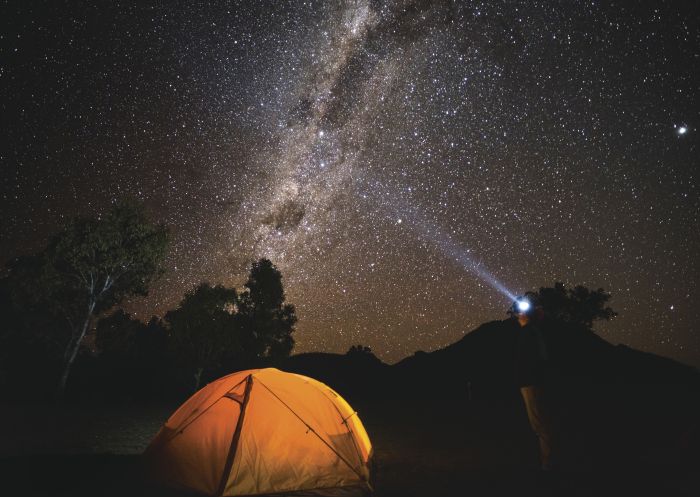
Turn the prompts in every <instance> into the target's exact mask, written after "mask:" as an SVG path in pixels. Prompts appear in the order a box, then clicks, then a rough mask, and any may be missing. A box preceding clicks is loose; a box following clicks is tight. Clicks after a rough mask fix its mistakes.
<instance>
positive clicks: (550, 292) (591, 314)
mask: <svg viewBox="0 0 700 497" xmlns="http://www.w3.org/2000/svg"><path fill="white" fill-rule="evenodd" d="M525 296H526V297H528V298H529V299H531V300H532V301H533V302H535V303H536V304H537V305H540V306H542V309H543V310H544V313H545V316H547V317H548V318H550V319H553V320H556V321H559V322H562V323H566V324H569V325H576V326H581V327H583V328H586V329H587V330H590V331H592V329H593V323H594V322H595V321H597V320H605V321H609V320H610V319H612V318H614V317H615V316H617V312H615V311H614V310H613V309H612V308H611V307H609V306H607V303H608V301H609V300H610V298H611V296H610V294H609V293H607V292H606V291H605V290H604V289H602V288H598V289H597V290H590V289H589V288H586V287H585V286H582V285H578V286H575V287H574V288H566V286H565V285H564V284H563V283H560V282H556V283H554V286H553V287H541V288H540V289H539V290H538V291H537V292H527V293H526V294H525Z"/></svg>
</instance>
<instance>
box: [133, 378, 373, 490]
mask: <svg viewBox="0 0 700 497" xmlns="http://www.w3.org/2000/svg"><path fill="white" fill-rule="evenodd" d="M370 456H371V444H370V441H369V437H368V436H367V432H366V431H365V429H364V427H363V426H362V422H361V421H360V420H359V418H358V416H357V413H356V412H355V411H353V410H352V408H351V407H350V405H349V404H348V403H347V402H346V401H345V400H344V399H343V398H342V397H341V396H340V395H338V394H337V393H336V392H334V391H333V390H332V389H331V388H329V387H328V386H326V385H324V384H323V383H321V382H319V381H316V380H314V379H311V378H307V377H305V376H301V375H297V374H292V373H286V372H284V371H280V370H278V369H274V368H267V369H258V370H248V371H241V372H238V373H233V374H231V375H228V376H224V377H223V378H219V379H218V380H216V381H213V382H212V383H209V384H208V385H207V386H205V387H204V388H202V389H201V390H199V391H198V392H197V393H195V394H194V395H193V396H192V397H190V398H189V399H188V400H187V401H186V402H185V403H184V404H183V405H182V406H180V408H179V409H178V410H177V411H175V413H174V414H173V415H172V416H171V417H170V418H169V419H168V420H167V421H166V423H165V425H164V426H163V427H162V428H161V430H160V431H159V432H158V434H157V435H156V436H155V438H154V439H153V441H152V442H151V444H150V445H149V447H148V449H146V453H145V459H146V463H147V465H148V467H149V469H150V471H151V472H152V474H153V476H154V477H155V478H156V479H158V480H159V481H161V482H163V483H165V484H168V485H170V486H176V487H179V488H182V489H187V490H191V491H195V492H198V493H202V494H206V495H213V496H219V495H222V496H233V495H265V494H276V495H286V494H289V495H302V494H303V495H363V494H365V493H366V492H368V491H369V490H370V486H369V483H368V480H369V459H370Z"/></svg>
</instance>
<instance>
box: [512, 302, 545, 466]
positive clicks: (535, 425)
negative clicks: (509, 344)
mask: <svg viewBox="0 0 700 497" xmlns="http://www.w3.org/2000/svg"><path fill="white" fill-rule="evenodd" d="M510 313H511V315H512V316H513V317H514V318H515V320H516V322H517V325H518V330H517V333H516V353H515V380H516V384H517V386H518V387H519V388H520V395H521V396H522V398H523V402H524V404H525V410H526V412H527V418H528V420H529V422H530V427H531V428H532V431H533V432H534V433H535V435H536V436H537V439H538V442H539V450H540V462H541V468H542V470H544V471H549V470H551V469H553V466H554V462H555V459H554V455H555V454H554V451H553V448H554V445H555V442H556V440H555V437H554V429H553V423H552V406H551V391H550V389H549V388H548V387H547V380H548V378H547V372H548V369H549V368H548V362H549V350H548V347H547V342H546V339H545V334H544V333H543V330H542V324H543V321H544V317H545V316H544V310H543V309H542V307H541V306H540V305H539V304H538V303H537V302H536V300H535V298H534V297H527V298H525V297H523V298H519V299H518V300H516V301H515V302H514V303H513V307H512V308H511V311H510Z"/></svg>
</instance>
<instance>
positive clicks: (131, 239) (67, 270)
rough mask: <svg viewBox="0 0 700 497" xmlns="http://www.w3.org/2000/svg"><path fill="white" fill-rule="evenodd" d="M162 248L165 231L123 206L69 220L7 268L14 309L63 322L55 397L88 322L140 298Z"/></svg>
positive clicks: (156, 267)
mask: <svg viewBox="0 0 700 497" xmlns="http://www.w3.org/2000/svg"><path fill="white" fill-rule="evenodd" d="M166 246H167V231H166V229H165V228H164V227H163V226H162V225H153V224H151V223H150V222H149V221H148V220H147V219H146V217H145V215H144V212H143V209H142V207H141V206H140V205H138V204H135V203H129V202H124V203H120V204H117V205H115V206H114V207H112V208H111V209H110V210H109V211H107V212H106V213H105V214H104V215H102V216H98V217H93V218H87V217H78V218H75V219H73V220H72V221H71V222H70V223H69V224H68V225H67V226H66V227H65V228H64V229H63V230H61V231H60V232H59V233H57V234H56V235H54V236H53V237H52V238H51V240H50V241H49V244H48V246H47V247H46V248H45V249H44V250H43V251H42V252H40V253H39V254H36V255H32V256H28V257H21V258H17V259H15V260H14V261H11V262H10V264H8V273H9V274H8V278H9V279H10V280H11V283H10V287H11V288H12V289H13V291H12V293H13V299H14V301H15V303H16V304H17V307H18V308H21V309H24V310H25V312H31V310H32V309H35V308H40V309H41V310H42V312H44V313H45V314H48V315H50V316H56V317H58V316H60V317H61V319H62V320H63V321H65V323H67V330H68V333H67V336H65V337H60V340H59V341H60V342H62V345H63V347H62V348H63V357H62V367H61V369H62V373H61V376H60V381H59V384H58V388H57V394H58V396H62V395H63V392H64V390H65V386H66V381H67V379H68V375H69V372H70V368H71V366H72V364H73V362H74V360H75V357H76V355H77V353H78V350H79V349H80V346H81V344H82V342H83V339H84V337H85V334H86V333H87V331H88V329H89V327H90V324H91V322H92V320H93V319H94V318H95V317H96V316H98V315H99V314H100V313H102V312H104V311H106V310H108V309H110V308H112V307H114V306H115V305H117V304H119V303H121V302H122V301H123V300H124V298H126V297H129V296H135V295H146V294H147V291H148V285H149V284H150V283H151V282H152V281H153V279H154V278H156V277H157V276H158V275H160V274H161V273H162V272H163V269H162V262H163V259H164V257H165V250H166Z"/></svg>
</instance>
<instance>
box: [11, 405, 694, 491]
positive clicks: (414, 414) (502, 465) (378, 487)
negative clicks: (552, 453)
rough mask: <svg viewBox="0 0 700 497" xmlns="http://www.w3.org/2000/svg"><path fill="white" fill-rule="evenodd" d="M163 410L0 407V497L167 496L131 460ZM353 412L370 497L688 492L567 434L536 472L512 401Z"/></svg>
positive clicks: (533, 450) (656, 469)
mask: <svg viewBox="0 0 700 497" xmlns="http://www.w3.org/2000/svg"><path fill="white" fill-rule="evenodd" d="M174 407H176V406H150V407H145V406H120V407H104V406H100V407H95V406H93V407H87V406H85V405H83V406H65V407H61V408H56V407H46V406H27V405H22V406H6V407H5V408H4V409H3V414H2V417H1V418H0V420H1V421H2V423H1V425H0V478H2V482H3V483H2V485H3V489H4V491H3V492H2V494H3V495H8V496H11V495H12V496H14V495H18V496H19V495H31V496H47V497H49V496H51V497H53V496H63V495H65V496H76V497H80V496H101V495H106V496H125V495H128V496H146V495H149V496H154V495H158V496H166V495H171V494H172V492H169V491H168V490H165V489H161V488H156V487H153V486H152V485H151V484H150V483H149V482H148V481H147V480H146V479H145V478H144V477H143V475H142V473H141V465H140V454H141V452H142V451H143V450H144V449H145V447H146V446H147V445H148V443H149V441H150V440H151V438H152V437H153V435H154V434H155V433H156V431H157V430H158V428H159V427H160V425H161V424H162V423H163V422H164V421H165V419H166V418H167V417H168V416H169V414H170V413H171V412H172V410H173V409H174ZM355 407H356V408H357V410H358V412H359V414H360V416H361V419H362V420H363V422H364V424H365V426H366V428H367V431H368V433H369V434H370V437H371V439H372V442H373V446H374V451H375V457H374V475H373V483H374V487H375V495H377V496H380V497H381V496H387V497H388V496H392V497H393V496H397V497H398V496H450V495H465V496H501V495H502V496H506V495H508V496H510V495H518V496H591V497H593V496H608V495H609V496H621V495H634V496H645V495H649V496H651V495H654V496H656V495H663V496H676V495H678V496H697V495H700V467H699V466H697V460H696V459H695V458H693V459H692V460H691V459H678V458H677V457H675V455H673V454H660V455H659V457H648V454H642V453H639V454H637V456H638V457H636V456H633V455H630V454H631V453H632V452H635V451H634V450H633V451H622V452H620V451H619V450H617V449H616V448H615V447H614V444H613V445H610V444H605V443H602V440H604V439H605V438H606V437H600V438H598V439H596V437H595V436H591V434H590V433H586V432H582V433H581V434H580V436H579V437H578V438H577V437H576V436H569V437H568V439H567V443H568V444H569V446H570V447H569V451H568V452H569V454H568V460H567V466H565V467H563V468H562V469H561V471H558V472H554V473H543V472H541V471H540V470H539V467H538V466H539V465H538V461H537V458H538V456H537V447H536V441H535V438H534V435H532V433H531V432H530V430H529V427H528V424H527V419H526V417H525V413H524V411H520V410H519V409H518V406H517V404H516V405H510V404H498V403H465V404H460V405H449V406H448V405H443V406H440V407H437V406H436V405H435V403H432V404H431V403H425V402H420V401H418V400H416V401H415V402H413V403H411V402H405V401H404V402H401V403H393V402H383V403H378V402H366V403H358V404H357V405H356V406H355ZM643 445H644V444H640V446H643ZM666 456H668V457H666Z"/></svg>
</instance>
